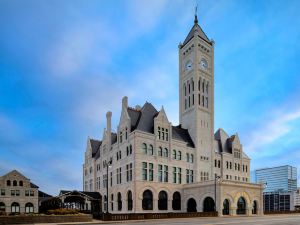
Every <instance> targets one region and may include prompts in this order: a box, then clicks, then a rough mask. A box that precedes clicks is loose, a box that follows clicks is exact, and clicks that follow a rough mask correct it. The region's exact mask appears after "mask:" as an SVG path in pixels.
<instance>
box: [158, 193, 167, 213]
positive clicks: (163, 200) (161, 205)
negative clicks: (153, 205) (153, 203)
mask: <svg viewBox="0 0 300 225" xmlns="http://www.w3.org/2000/svg"><path fill="white" fill-rule="evenodd" d="M158 210H168V194H167V192H165V191H161V192H159V194H158Z"/></svg>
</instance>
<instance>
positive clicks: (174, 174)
mask: <svg viewBox="0 0 300 225" xmlns="http://www.w3.org/2000/svg"><path fill="white" fill-rule="evenodd" d="M173 183H174V184H176V183H177V168H176V167H173Z"/></svg>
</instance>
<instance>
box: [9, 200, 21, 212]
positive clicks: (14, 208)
mask: <svg viewBox="0 0 300 225" xmlns="http://www.w3.org/2000/svg"><path fill="white" fill-rule="evenodd" d="M11 212H12V213H20V205H19V203H17V202H13V203H12V204H11Z"/></svg>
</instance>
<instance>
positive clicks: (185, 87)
mask: <svg viewBox="0 0 300 225" xmlns="http://www.w3.org/2000/svg"><path fill="white" fill-rule="evenodd" d="M183 86H184V96H186V85H185V84H184V85H183Z"/></svg>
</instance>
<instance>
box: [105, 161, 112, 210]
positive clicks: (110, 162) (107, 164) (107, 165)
mask: <svg viewBox="0 0 300 225" xmlns="http://www.w3.org/2000/svg"><path fill="white" fill-rule="evenodd" d="M111 164H112V161H111V160H110V161H108V162H107V163H106V164H105V166H106V213H107V214H108V168H111V167H112V166H111ZM104 200H105V199H104Z"/></svg>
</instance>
